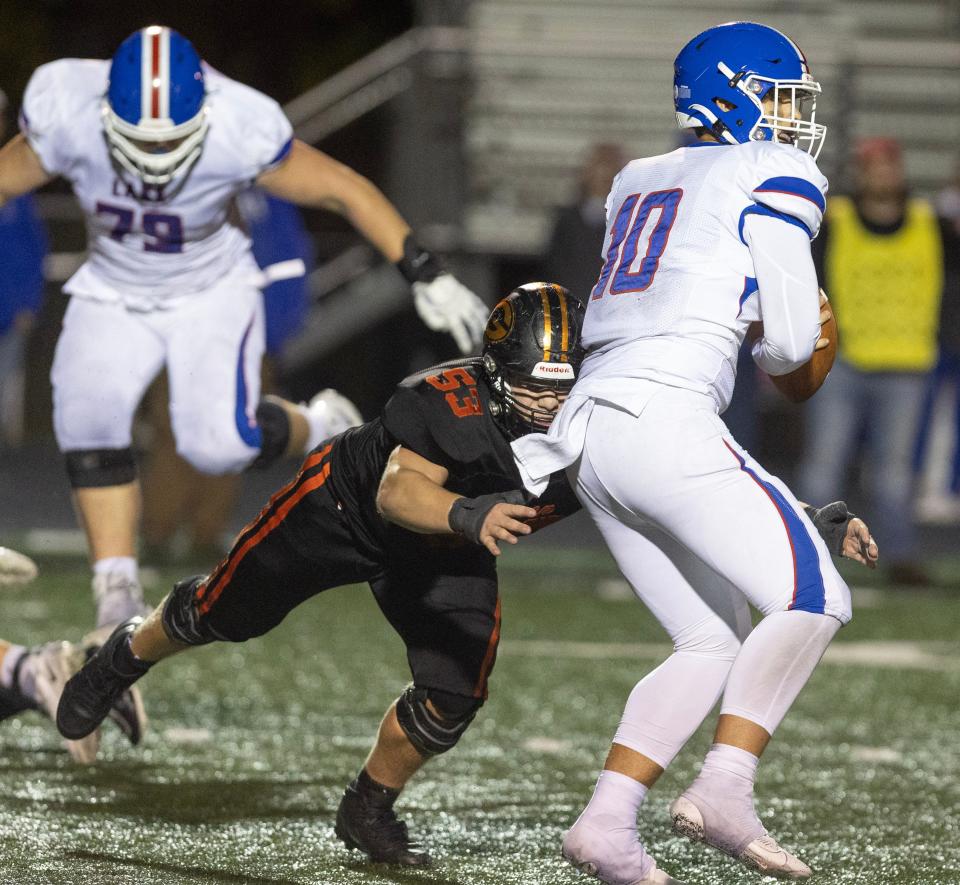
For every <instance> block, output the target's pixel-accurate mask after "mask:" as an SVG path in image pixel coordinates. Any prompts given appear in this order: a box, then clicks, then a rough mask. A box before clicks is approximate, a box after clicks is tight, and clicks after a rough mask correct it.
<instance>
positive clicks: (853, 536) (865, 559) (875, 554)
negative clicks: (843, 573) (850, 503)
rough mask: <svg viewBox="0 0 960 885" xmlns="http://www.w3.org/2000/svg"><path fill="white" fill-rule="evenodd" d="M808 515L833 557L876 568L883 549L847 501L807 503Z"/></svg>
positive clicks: (805, 505)
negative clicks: (820, 505)
mask: <svg viewBox="0 0 960 885" xmlns="http://www.w3.org/2000/svg"><path fill="white" fill-rule="evenodd" d="M803 506H804V509H805V510H806V513H807V516H809V517H810V521H811V522H812V523H813V526H814V528H815V529H816V530H817V531H818V532H819V533H820V537H821V538H823V540H824V541H825V542H826V544H827V548H828V549H829V550H830V552H831V553H832V554H833V555H834V556H842V557H844V558H846V559H852V560H854V561H856V562H860V563H863V565H865V566H866V567H867V568H876V567H877V560H878V559H879V558H880V551H879V549H878V547H877V542H876V541H874V540H873V538H872V537H871V535H870V529H869V528H868V527H867V524H866V523H865V522H864V521H863V520H862V519H860V517H859V516H855V515H854V514H852V513H851V512H850V511H849V510H848V509H847V502H846V501H833V502H831V503H830V504H825V505H824V506H823V507H812V506H810V505H808V504H804V505H803Z"/></svg>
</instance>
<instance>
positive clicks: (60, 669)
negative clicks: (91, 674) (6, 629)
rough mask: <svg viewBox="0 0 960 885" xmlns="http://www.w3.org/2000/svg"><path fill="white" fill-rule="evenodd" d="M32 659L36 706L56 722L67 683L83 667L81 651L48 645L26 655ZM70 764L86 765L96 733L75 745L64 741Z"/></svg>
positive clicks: (91, 757)
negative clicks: (61, 697)
mask: <svg viewBox="0 0 960 885" xmlns="http://www.w3.org/2000/svg"><path fill="white" fill-rule="evenodd" d="M28 654H30V655H32V656H33V658H34V677H35V679H36V683H35V685H36V687H35V689H34V691H35V694H36V697H35V700H36V703H37V706H38V707H39V708H40V710H41V712H42V713H44V715H46V716H48V717H49V718H50V719H52V720H53V721H54V722H56V721H57V705H58V704H59V703H60V695H62V694H63V687H64V686H65V685H66V684H67V680H68V679H69V678H70V677H71V676H73V674H74V673H76V672H77V670H79V669H80V667H81V666H83V662H84V658H85V655H84V653H83V650H82V649H81V648H79V647H78V646H75V645H73V644H71V643H69V642H48V643H47V644H46V645H44V646H42V647H41V648H39V649H37V650H36V651H31V652H28ZM63 744H64V746H65V747H66V748H67V750H68V752H69V753H70V755H71V756H72V757H73V759H74V761H76V762H79V763H80V764H81V765H90V764H91V763H93V762H94V761H96V758H97V751H98V750H99V749H100V729H99V728H98V729H97V730H96V731H94V732H92V733H91V734H88V735H87V736H86V737H85V738H82V739H81V740H79V741H64V742H63Z"/></svg>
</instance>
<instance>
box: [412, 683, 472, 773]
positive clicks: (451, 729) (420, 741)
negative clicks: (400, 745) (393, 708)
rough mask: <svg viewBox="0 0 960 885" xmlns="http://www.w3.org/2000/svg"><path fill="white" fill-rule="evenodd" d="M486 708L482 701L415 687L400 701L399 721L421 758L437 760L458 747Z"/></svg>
mask: <svg viewBox="0 0 960 885" xmlns="http://www.w3.org/2000/svg"><path fill="white" fill-rule="evenodd" d="M428 700H429V701H430V702H431V703H432V704H433V706H434V708H435V709H436V710H437V713H438V714H439V715H437V714H435V713H434V712H433V711H432V710H431V709H430V707H428V706H427V701H428ZM482 705H483V699H482V698H468V697H466V696H464V695H457V694H451V693H450V692H446V691H437V690H436V689H432V688H417V687H416V686H414V685H411V686H410V687H409V688H407V690H406V691H405V692H404V693H403V694H402V695H400V697H399V698H398V699H397V721H398V722H399V723H400V727H401V728H402V729H403V730H404V732H405V733H406V735H407V737H408V738H409V739H410V743H411V744H413V746H414V747H415V748H416V750H417V752H418V753H420V755H421V756H427V757H429V756H436V755H438V754H439V753H446V752H447V750H450V749H452V748H453V747H455V746H456V744H457V741H459V740H460V737H461V735H462V734H463V733H464V732H465V731H466V730H467V726H469V725H470V723H471V722H473V717H474V716H476V715H477V710H479V709H480V707H481V706H482Z"/></svg>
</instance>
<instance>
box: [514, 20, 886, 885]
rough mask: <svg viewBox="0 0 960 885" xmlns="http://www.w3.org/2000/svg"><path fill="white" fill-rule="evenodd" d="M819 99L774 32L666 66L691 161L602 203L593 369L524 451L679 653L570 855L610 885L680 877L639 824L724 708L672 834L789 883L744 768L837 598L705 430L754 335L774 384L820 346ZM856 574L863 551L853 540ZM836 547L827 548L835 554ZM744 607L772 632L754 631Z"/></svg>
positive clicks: (728, 30)
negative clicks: (716, 708) (757, 331)
mask: <svg viewBox="0 0 960 885" xmlns="http://www.w3.org/2000/svg"><path fill="white" fill-rule="evenodd" d="M819 92H820V87H819V85H818V84H817V83H816V82H815V81H814V79H813V77H812V76H811V74H810V70H809V67H808V65H807V61H806V58H805V57H804V55H803V53H802V52H801V51H800V50H799V48H798V47H797V46H796V45H795V44H794V43H793V42H792V41H791V40H789V39H788V38H787V37H786V36H784V35H783V34H781V33H780V32H778V31H776V30H774V29H772V28H769V27H765V26H763V25H759V24H753V23H749V22H734V23H730V24H726V25H721V26H718V27H714V28H711V29H709V30H707V31H705V32H704V33H702V34H700V35H698V36H697V37H695V38H694V39H693V40H692V41H691V42H690V43H689V44H688V45H687V46H686V47H684V49H683V50H682V51H681V52H680V54H679V55H678V57H677V59H676V67H675V81H674V95H675V104H676V110H677V118H678V121H679V125H680V126H681V127H683V128H692V129H693V130H694V131H695V133H696V135H697V140H696V142H695V143H694V144H693V145H692V146H690V147H683V148H680V149H678V150H675V151H673V152H672V153H668V154H665V155H663V156H658V157H652V158H647V159H640V160H635V161H634V162H632V163H629V164H628V165H627V166H626V167H625V168H624V169H623V171H622V172H621V173H620V174H619V175H618V176H617V178H616V179H615V181H614V184H613V189H612V191H611V193H610V196H609V198H608V202H607V237H606V241H605V252H604V264H603V268H602V271H601V274H600V278H599V280H598V282H597V284H596V287H595V288H594V290H593V292H592V295H591V297H590V300H589V303H588V306H587V312H586V319H585V323H584V335H583V338H584V343H585V345H586V347H587V351H588V352H587V357H586V359H585V361H584V364H583V368H582V371H581V375H580V378H579V379H578V380H577V382H576V384H575V386H574V388H573V391H572V393H571V395H570V398H569V399H568V400H567V402H566V404H565V405H564V407H563V409H562V410H561V412H560V414H559V416H558V417H557V419H556V420H555V421H554V424H553V427H552V429H551V431H550V433H549V434H548V435H546V436H542V435H541V436H539V437H536V436H529V437H526V438H523V439H521V440H518V441H517V442H515V443H514V444H513V445H514V450H515V453H516V454H517V456H518V458H519V460H520V462H521V463H522V465H523V471H524V478H525V483H526V485H527V486H528V488H529V490H530V491H536V490H537V489H539V488H541V487H542V484H543V480H544V479H545V478H546V477H547V476H549V474H550V473H551V472H552V471H554V470H557V469H558V468H560V467H568V470H569V475H570V477H571V479H572V480H573V481H575V483H576V488H577V493H578V495H579V497H580V499H581V501H582V502H583V504H584V507H585V508H586V509H587V510H588V511H589V512H590V514H591V516H592V518H593V519H594V521H595V522H596V524H597V526H598V527H599V529H600V531H601V532H602V534H603V536H604V538H605V540H606V542H607V544H608V545H609V547H610V550H611V552H612V553H613V555H614V557H615V559H616V560H617V563H618V566H619V567H620V569H621V571H622V572H623V574H624V575H625V576H626V577H627V579H628V580H629V581H630V583H631V584H632V586H633V588H634V590H635V592H636V593H637V595H638V596H639V597H640V599H642V600H643V602H644V603H645V604H646V605H647V606H648V607H649V608H650V610H651V611H652V612H653V614H654V615H655V616H656V617H657V619H658V620H659V621H660V623H661V624H662V625H663V626H664V628H665V629H666V631H667V632H668V633H669V635H670V637H671V639H672V640H673V644H674V653H673V654H672V655H671V656H670V657H669V658H668V659H667V660H666V661H665V662H664V663H663V664H661V665H660V666H659V667H657V668H656V669H655V670H653V672H651V673H650V674H648V675H647V676H646V677H645V678H644V679H643V680H642V681H641V682H639V683H638V684H637V686H636V687H635V688H634V689H633V692H632V693H631V695H630V697H629V699H628V701H627V704H626V708H625V710H624V713H623V718H622V720H621V723H620V727H619V729H618V731H617V734H616V736H615V738H614V744H613V747H612V749H611V751H610V755H609V756H608V758H607V762H606V766H605V769H604V771H603V773H602V774H601V776H600V779H599V780H598V782H597V786H596V790H595V792H594V795H593V797H592V799H591V801H590V803H589V804H588V806H587V808H586V809H585V810H584V812H583V813H582V814H581V816H580V817H579V819H578V820H577V821H576V823H575V824H574V825H573V827H572V828H571V829H570V831H569V832H568V833H567V834H566V836H565V838H564V844H563V851H564V855H565V856H566V857H567V858H568V859H569V860H570V861H571V862H572V863H574V864H575V865H577V866H578V867H580V868H581V869H582V870H584V871H585V872H588V873H591V874H593V875H596V876H598V877H599V878H600V879H602V880H603V881H604V882H609V883H618V885H627V883H630V885H640V883H668V882H675V881H676V880H674V879H672V878H671V877H670V876H668V875H667V874H666V873H665V872H663V871H662V870H660V869H658V868H657V865H656V863H655V862H654V861H653V859H652V858H651V857H650V855H648V854H647V852H646V850H645V848H644V846H643V845H642V843H641V842H640V841H639V839H638V837H637V831H636V818H637V811H638V809H639V807H640V805H641V803H642V802H643V799H644V797H645V796H646V793H647V790H648V789H649V788H650V787H651V786H652V785H653V784H654V783H655V781H656V780H657V778H658V777H659V776H660V774H661V773H662V772H663V769H664V768H665V767H666V766H667V765H668V764H669V763H670V761H671V760H672V759H673V758H674V756H675V755H676V754H677V752H679V750H680V748H681V747H682V746H683V745H684V744H685V742H686V741H687V739H688V738H689V737H690V736H691V735H692V734H693V732H694V731H695V730H696V729H697V727H698V726H699V725H700V724H701V722H702V721H703V720H704V718H705V717H706V716H707V714H708V713H709V712H710V710H711V708H712V707H713V705H714V704H715V703H716V702H717V700H718V699H719V698H721V696H722V705H721V715H720V718H719V723H718V726H717V729H716V733H715V738H714V744H713V746H712V747H711V749H710V752H709V753H708V754H707V757H706V760H705V761H704V763H703V767H702V770H701V773H700V775H699V777H698V778H697V779H696V780H695V781H694V783H693V784H692V785H691V786H690V787H689V788H688V789H687V790H686V791H685V792H684V793H683V794H682V796H680V797H679V798H678V799H677V800H676V801H675V802H674V803H673V804H672V806H671V815H672V817H673V820H674V826H675V828H676V829H677V830H678V831H679V832H681V833H683V834H684V835H687V836H689V837H691V838H693V839H697V840H703V841H705V842H707V843H708V844H709V845H711V846H714V847H716V848H719V849H721V850H722V851H725V852H727V853H729V854H731V855H733V856H734V857H737V858H738V859H740V860H741V861H743V862H744V863H745V864H747V865H748V866H752V867H754V868H756V869H759V870H761V871H762V872H764V873H767V874H772V875H777V876H781V877H786V878H803V877H806V876H809V875H810V868H809V867H808V866H807V865H806V864H805V863H804V862H803V861H801V860H799V859H798V858H796V857H794V856H793V855H792V854H790V853H789V852H787V851H785V850H784V849H782V848H781V847H780V846H779V845H778V844H777V842H776V841H774V839H773V838H772V837H771V836H770V835H769V834H768V833H767V831H766V829H765V828H764V826H763V824H762V823H761V822H760V819H759V818H758V816H757V814H756V812H755V810H754V803H753V784H754V778H755V774H756V769H757V763H758V759H759V757H760V755H761V753H762V752H763V750H764V748H765V747H766V745H767V742H768V741H769V740H770V736H771V735H772V734H773V732H774V731H775V729H776V728H777V726H778V724H779V723H780V721H781V720H782V718H783V716H784V715H785V714H786V712H787V710H788V709H789V708H790V705H791V704H792V702H793V700H794V699H795V698H796V696H797V694H798V693H799V691H800V690H801V688H802V687H803V685H804V684H805V683H806V681H807V679H808V678H809V677H810V675H811V673H812V672H813V669H814V667H815V666H816V664H817V662H818V661H819V660H820V658H821V656H822V655H823V653H824V651H825V650H826V648H827V645H828V644H829V642H830V640H831V639H832V638H833V636H834V635H835V634H836V632H837V630H838V629H839V628H840V627H841V626H842V625H843V624H845V623H846V622H847V621H848V620H849V619H850V616H851V606H850V593H849V590H848V588H847V586H846V584H845V583H844V581H843V580H842V579H841V577H840V575H839V574H838V573H837V571H836V569H835V568H834V566H833V564H832V563H831V561H830V552H829V551H828V549H827V547H826V545H825V544H824V542H823V540H822V539H821V538H820V537H819V536H818V534H817V532H816V530H815V529H814V527H813V524H812V522H811V519H810V516H809V514H808V513H806V512H805V511H804V507H803V506H802V505H801V504H799V503H798V502H797V500H796V498H794V496H793V495H792V494H791V492H790V490H789V489H788V488H787V487H786V486H785V485H784V484H783V483H782V482H781V481H780V480H779V479H777V478H776V477H774V476H771V475H770V474H769V473H767V472H766V471H765V470H764V469H763V468H762V467H761V466H760V465H759V464H758V463H757V462H756V461H755V460H754V459H753V458H752V457H751V456H750V455H749V454H748V453H747V452H746V451H744V450H743V449H742V448H741V447H740V446H739V445H738V444H737V443H736V441H735V440H734V439H733V438H732V437H731V435H730V433H729V431H728V430H727V428H726V426H725V425H724V423H723V421H722V420H721V418H720V413H721V412H722V411H723V410H724V409H725V408H726V406H727V405H728V403H729V401H730V396H731V394H732V392H733V385H734V373H735V366H736V360H737V352H738V350H739V348H740V345H741V343H742V342H743V340H744V337H745V335H746V332H747V328H748V326H749V325H750V324H751V323H752V322H754V321H757V320H762V321H763V329H764V331H763V335H762V337H760V338H759V339H758V340H757V341H756V342H755V343H754V344H753V357H754V360H755V361H756V363H757V364H758V365H759V366H760V368H761V369H763V370H764V371H766V372H767V373H769V374H771V375H782V374H786V373H788V372H791V371H792V370H794V369H796V368H797V367H799V366H801V365H802V364H804V363H806V362H807V361H808V360H810V358H811V356H812V354H813V351H814V348H815V346H816V344H817V342H818V340H819V339H820V319H821V318H820V310H819V300H818V287H817V278H816V274H815V271H814V266H813V260H812V258H811V255H810V241H811V239H812V238H813V237H814V236H816V234H817V230H818V228H819V225H820V219H821V215H822V212H823V210H824V194H825V193H826V190H827V182H826V180H825V178H824V177H823V175H822V174H821V173H820V171H819V169H818V168H817V165H816V162H815V157H816V155H817V152H818V150H819V146H820V144H821V143H822V140H823V136H824V133H825V130H824V127H823V126H822V125H820V124H818V123H816V122H815V119H814V108H815V100H816V96H817V95H818V94H819ZM864 544H865V548H864V551H862V552H863V554H864V555H863V556H861V557H860V558H861V559H863V558H867V559H869V560H874V559H875V558H876V553H877V551H876V547H875V545H873V544H872V542H870V540H869V536H868V535H864ZM838 552H839V551H838ZM749 605H753V606H754V607H755V608H756V609H758V610H759V611H760V613H761V614H762V615H764V617H763V620H762V621H761V622H760V623H759V624H758V625H757V626H756V628H754V629H753V630H751V620H750V612H749Z"/></svg>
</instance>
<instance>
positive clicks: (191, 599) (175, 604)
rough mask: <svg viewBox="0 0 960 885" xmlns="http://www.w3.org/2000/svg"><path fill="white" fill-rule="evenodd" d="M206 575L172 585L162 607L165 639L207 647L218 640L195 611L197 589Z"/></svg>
mask: <svg viewBox="0 0 960 885" xmlns="http://www.w3.org/2000/svg"><path fill="white" fill-rule="evenodd" d="M204 578H206V575H194V576H193V577H192V578H185V579H184V580H182V581H180V582H178V583H176V584H174V585H173V590H172V592H171V593H170V595H169V596H168V597H167V601H166V602H165V603H164V605H163V614H162V617H161V621H162V623H163V630H164V632H165V633H166V634H167V638H169V639H171V640H172V641H173V642H182V643H183V644H184V645H207V644H208V643H210V642H214V641H216V640H217V639H219V638H220V637H219V636H216V635H215V634H214V633H213V631H212V630H211V629H210V628H209V627H208V626H207V625H206V624H204V623H203V621H202V620H201V619H200V614H199V612H198V611H197V606H196V596H197V587H198V586H199V585H200V584H201V582H202V581H203V580H204Z"/></svg>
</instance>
